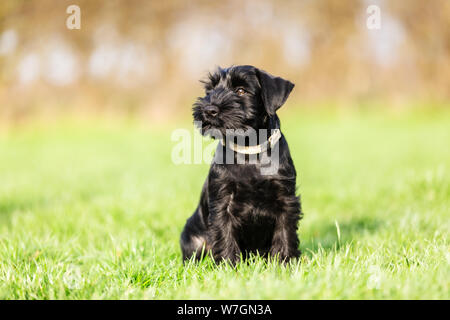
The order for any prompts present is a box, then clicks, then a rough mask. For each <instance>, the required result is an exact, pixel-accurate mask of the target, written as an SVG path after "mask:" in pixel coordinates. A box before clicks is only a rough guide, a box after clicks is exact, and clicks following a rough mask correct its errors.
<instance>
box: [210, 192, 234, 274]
mask: <svg viewBox="0 0 450 320" xmlns="http://www.w3.org/2000/svg"><path fill="white" fill-rule="evenodd" d="M231 201H232V199H230V202H227V203H228V205H226V206H225V208H223V207H222V206H220V205H218V206H215V208H214V209H215V210H214V211H213V213H212V214H211V215H210V220H209V227H208V229H209V232H208V243H210V244H211V252H212V254H213V257H214V260H215V261H216V262H217V263H218V262H221V261H222V260H226V261H228V262H230V263H231V264H232V265H235V264H236V263H237V262H238V261H239V259H240V249H239V245H238V243H237V240H236V237H235V234H236V233H235V230H236V218H235V217H233V215H232V214H231V212H230V205H231ZM221 203H224V202H223V200H222V201H221Z"/></svg>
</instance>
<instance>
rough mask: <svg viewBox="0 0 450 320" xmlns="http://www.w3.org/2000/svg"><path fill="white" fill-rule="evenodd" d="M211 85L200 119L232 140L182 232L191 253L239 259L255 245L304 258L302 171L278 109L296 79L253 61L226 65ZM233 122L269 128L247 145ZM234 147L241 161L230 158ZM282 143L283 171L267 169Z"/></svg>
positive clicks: (197, 107) (222, 146)
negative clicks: (299, 190) (299, 227)
mask: <svg viewBox="0 0 450 320" xmlns="http://www.w3.org/2000/svg"><path fill="white" fill-rule="evenodd" d="M204 84H205V90H206V96H205V97H203V98H198V100H197V102H196V103H195V104H194V108H193V115H194V120H195V121H201V128H200V130H201V132H202V134H204V135H207V134H209V135H211V136H213V137H215V138H217V137H216V136H215V135H214V134H211V132H216V134H217V132H218V133H219V136H220V135H221V137H224V138H225V139H223V140H222V143H219V144H218V146H217V149H216V157H215V161H213V163H212V165H211V168H210V171H209V175H208V177H207V179H206V182H205V184H204V186H203V190H202V194H201V198H200V204H199V206H198V207H197V209H196V211H195V212H194V214H193V215H192V216H191V217H190V218H189V219H188V220H187V222H186V225H185V227H184V230H183V232H182V234H181V240H180V243H181V249H182V253H183V260H187V259H190V258H191V257H192V256H193V255H195V259H201V258H202V254H203V252H205V253H206V252H211V253H212V256H213V257H214V259H215V261H216V262H219V261H221V260H227V261H229V262H231V263H232V264H235V263H236V262H238V261H239V259H240V256H241V254H242V255H243V256H244V257H245V256H247V255H248V254H249V253H251V252H252V253H256V254H259V255H262V256H267V255H271V256H273V257H278V258H279V259H280V260H282V261H288V260H289V259H291V258H296V257H298V256H299V255H300V251H299V249H298V246H299V241H298V237H297V223H298V221H299V220H300V218H301V215H302V214H301V207H300V200H299V198H298V197H297V196H296V186H295V180H296V171H295V168H294V164H293V162H292V159H291V156H290V153H289V148H288V144H287V142H286V140H285V138H284V136H283V135H282V134H281V133H280V131H279V128H280V121H279V118H278V116H277V115H276V113H275V112H276V111H277V109H278V108H280V107H281V106H282V105H283V104H284V102H285V101H286V99H287V98H288V96H289V94H290V92H291V90H292V89H293V88H294V84H293V83H291V82H289V81H287V80H284V79H282V78H280V77H274V76H272V75H270V74H268V73H267V72H265V71H262V70H259V69H257V68H255V67H253V66H233V67H230V68H227V69H221V68H219V69H218V70H217V72H215V73H214V74H210V75H209V79H208V80H207V81H204ZM227 129H242V130H249V129H254V130H256V131H258V130H259V129H264V130H266V131H268V134H267V135H266V136H265V137H261V136H259V137H258V143H259V144H257V145H255V144H254V143H251V142H249V140H245V142H244V144H245V145H242V143H241V145H239V144H235V143H234V141H235V140H234V139H235V137H236V135H235V136H233V137H232V136H231V135H230V134H229V131H230V130H228V131H227ZM211 130H213V131H211ZM271 133H272V134H271ZM277 133H278V135H277ZM263 136H264V135H263ZM269 136H270V138H269V139H267V137H269ZM267 140H269V141H267ZM224 141H225V142H224ZM230 149H232V151H231V154H232V157H231V158H232V159H233V160H235V161H234V163H231V164H227V163H229V161H225V154H227V155H229V154H230ZM275 149H276V150H277V156H278V159H279V166H278V168H277V169H278V170H277V171H276V172H275V173H273V174H270V175H267V174H262V173H261V172H262V171H261V169H262V168H263V167H264V165H263V164H262V162H261V161H262V160H261V159H263V158H264V157H265V158H266V159H267V158H268V156H269V155H270V156H271V155H272V154H273V153H274V150H275ZM248 150H250V151H249V152H246V151H248ZM240 153H244V154H245V153H247V155H244V157H245V160H244V164H239V163H237V158H238V156H242V154H240ZM249 154H255V156H257V159H256V161H254V162H251V161H250V159H249V158H250V155H249ZM217 160H219V161H217ZM221 160H223V161H221ZM228 160H229V159H228ZM241 160H242V159H241ZM225 162H227V163H225ZM241 163H242V161H241Z"/></svg>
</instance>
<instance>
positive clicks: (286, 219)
mask: <svg viewBox="0 0 450 320" xmlns="http://www.w3.org/2000/svg"><path fill="white" fill-rule="evenodd" d="M298 220H299V218H298V214H294V213H289V212H283V213H281V214H280V215H279V216H278V217H277V219H276V222H275V230H274V234H273V238H272V246H271V248H270V255H271V256H273V257H277V258H278V259H280V261H283V262H288V261H289V260H290V259H291V258H297V257H299V256H300V250H299V249H298V245H299V241H298V236H297V222H298Z"/></svg>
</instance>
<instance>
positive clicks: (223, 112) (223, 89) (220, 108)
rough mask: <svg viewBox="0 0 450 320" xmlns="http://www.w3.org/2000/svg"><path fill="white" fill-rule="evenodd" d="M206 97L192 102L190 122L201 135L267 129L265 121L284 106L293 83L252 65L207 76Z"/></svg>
mask: <svg viewBox="0 0 450 320" xmlns="http://www.w3.org/2000/svg"><path fill="white" fill-rule="evenodd" d="M202 82H203V84H204V86H205V91H206V95H205V96H204V97H200V98H198V99H197V101H196V102H195V103H194V107H193V115H194V121H198V122H200V123H201V128H200V129H201V133H202V134H208V133H209V132H210V131H211V130H219V131H220V133H221V134H222V135H225V133H226V130H227V129H234V130H237V129H242V130H247V129H250V128H253V129H255V130H257V129H262V128H267V121H268V119H269V118H270V117H274V116H275V113H276V111H277V110H278V109H279V108H280V107H281V106H282V105H283V104H284V102H285V101H286V99H287V98H288V96H289V93H290V92H291V91H292V89H293V88H294V84H293V83H292V82H290V81H287V80H284V79H282V78H280V77H275V76H272V75H270V74H269V73H267V72H265V71H262V70H259V69H258V68H255V67H253V66H233V67H230V68H226V69H222V68H218V70H217V71H216V72H214V73H210V74H209V76H208V79H207V80H205V81H202Z"/></svg>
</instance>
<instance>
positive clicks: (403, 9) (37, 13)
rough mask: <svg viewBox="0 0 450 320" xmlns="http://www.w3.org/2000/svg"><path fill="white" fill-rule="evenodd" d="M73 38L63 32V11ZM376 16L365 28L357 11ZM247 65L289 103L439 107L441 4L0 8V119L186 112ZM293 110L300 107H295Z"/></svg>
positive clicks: (32, 1) (447, 7)
mask: <svg viewBox="0 0 450 320" xmlns="http://www.w3.org/2000/svg"><path fill="white" fill-rule="evenodd" d="M72 4H76V5H78V6H79V7H80V8H81V29H80V30H69V29H68V28H66V19H67V18H68V17H69V15H70V14H68V13H66V8H67V7H68V6H69V5H72ZM372 4H375V5H377V6H379V7H380V9H381V28H380V29H379V30H369V29H368V28H367V26H366V20H367V17H368V16H369V14H368V13H367V11H366V10H367V7H368V6H369V5H372ZM231 64H252V65H255V66H258V67H260V68H262V69H265V70H268V71H269V72H271V73H273V74H277V75H281V76H283V77H286V78H288V79H290V80H291V81H293V82H295V83H296V89H295V90H294V92H293V95H292V97H291V100H290V101H294V102H295V101H297V102H302V103H303V104H307V102H308V101H314V100H323V99H327V100H338V101H340V100H342V101H347V102H348V101H352V102H353V103H357V104H358V103H365V102H367V101H372V100H374V99H383V100H384V99H386V100H387V101H389V102H391V103H392V104H394V103H395V102H396V101H404V100H414V99H422V100H433V101H434V100H438V101H445V102H447V101H448V98H449V97H450V2H449V1H448V0H431V1H426V2H425V1H420V0H398V1H390V2H388V1H382V0H373V1H372V0H350V1H339V0H318V1H306V0H304V1H286V0H285V1H276V2H275V1H269V0H262V1H260V0H258V1H257V0H251V1H245V2H242V1H237V0H232V1H221V2H218V1H182V0H170V1H142V0H131V1H125V0H102V1H88V0H79V1H73V0H58V1H57V0H39V1H37V0H28V1H26V0H3V1H2V2H1V3H0V117H1V118H6V119H12V120H14V119H21V118H23V117H27V116H28V117H30V116H34V115H38V114H47V115H52V114H57V113H66V112H68V111H74V110H75V111H77V112H83V113H87V114H92V113H103V112H104V111H108V112H120V113H127V114H129V113H139V114H143V115H148V116H149V117H150V118H163V117H171V116H172V115H174V114H177V113H179V112H181V113H183V114H188V113H189V112H190V108H189V105H190V103H191V101H192V99H193V98H194V97H195V96H197V95H199V94H201V89H200V86H199V83H198V80H199V79H200V78H202V77H203V76H204V75H205V73H206V72H207V71H208V70H211V69H213V68H215V67H216V66H219V65H220V66H228V65H231ZM302 103H301V104H302Z"/></svg>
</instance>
